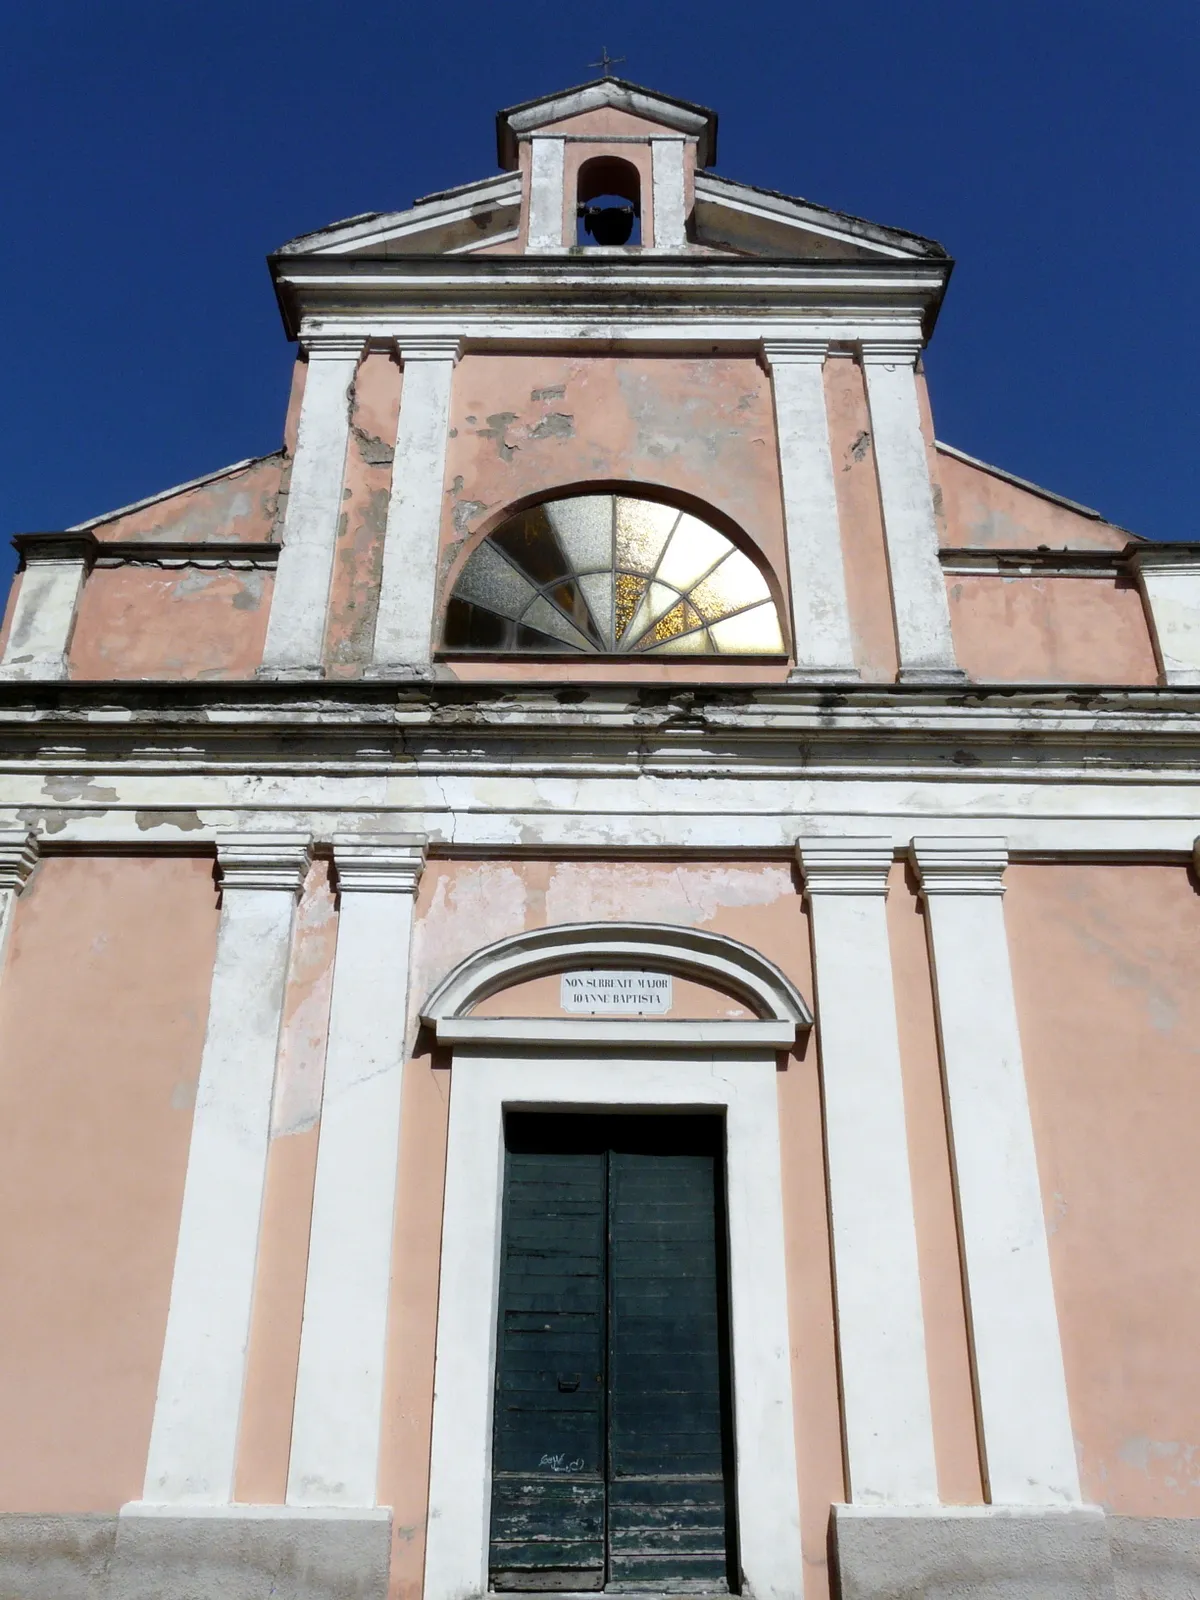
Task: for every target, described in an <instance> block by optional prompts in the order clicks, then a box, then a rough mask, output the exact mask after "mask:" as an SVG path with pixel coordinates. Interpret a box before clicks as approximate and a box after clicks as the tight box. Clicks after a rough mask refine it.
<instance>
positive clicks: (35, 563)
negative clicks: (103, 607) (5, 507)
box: [0, 533, 96, 680]
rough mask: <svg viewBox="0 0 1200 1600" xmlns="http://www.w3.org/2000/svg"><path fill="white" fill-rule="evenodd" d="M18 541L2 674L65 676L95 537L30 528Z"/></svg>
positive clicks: (0, 676) (0, 663)
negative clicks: (15, 581)
mask: <svg viewBox="0 0 1200 1600" xmlns="http://www.w3.org/2000/svg"><path fill="white" fill-rule="evenodd" d="M14 542H15V543H16V545H17V548H18V550H19V551H20V554H21V566H22V571H21V585H20V588H19V589H18V590H17V598H16V602H15V605H14V608H13V618H12V626H11V627H10V628H9V630H8V640H7V642H6V644H5V646H4V658H3V660H2V661H0V679H5V678H7V679H17V680H30V679H42V680H45V679H48V678H49V679H61V678H65V677H66V676H67V658H68V654H69V652H70V648H71V634H72V632H73V631H74V628H75V612H76V608H77V606H78V604H79V596H80V595H81V594H82V593H83V585H84V583H85V581H86V579H87V575H88V572H89V570H90V569H91V565H92V560H93V558H94V556H95V550H96V537H95V535H94V534H91V533H25V534H18V536H17V538H16V540H15V541H14Z"/></svg>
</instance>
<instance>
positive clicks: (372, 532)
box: [325, 351, 401, 677]
mask: <svg viewBox="0 0 1200 1600" xmlns="http://www.w3.org/2000/svg"><path fill="white" fill-rule="evenodd" d="M400 388H401V375H400V368H399V366H398V365H397V364H396V362H395V361H394V360H393V359H392V358H391V356H390V355H388V354H387V353H386V352H385V351H371V352H370V353H369V354H368V355H367V356H366V357H364V359H363V361H362V363H361V365H360V366H359V369H358V372H357V374H356V375H355V379H354V388H353V392H352V398H351V407H350V442H349V446H348V449H347V454H346V476H345V481H344V484H343V488H342V514H341V517H340V519H339V522H338V537H337V546H336V549H335V553H334V564H333V582H332V584H331V586H330V595H329V618H328V622H327V624H326V631H325V662H326V666H327V669H328V671H329V674H330V676H331V677H347V676H352V675H354V674H356V673H359V672H361V671H362V669H363V667H365V666H367V665H368V664H369V662H370V660H371V644H372V640H373V637H374V633H375V615H376V611H377V609H378V606H379V583H380V577H381V574H382V572H383V537H384V532H385V530H386V528H387V513H388V500H389V496H390V493H391V483H392V457H393V455H394V454H395V448H396V428H397V425H398V421H399V415H400Z"/></svg>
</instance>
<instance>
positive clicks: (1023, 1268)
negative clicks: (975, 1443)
mask: <svg viewBox="0 0 1200 1600" xmlns="http://www.w3.org/2000/svg"><path fill="white" fill-rule="evenodd" d="M911 859H912V863H913V866H914V867H915V869H916V871H917V873H918V875H919V877H920V880H921V892H922V895H923V897H924V900H925V914H926V919H927V927H928V932H929V942H930V955H931V957H932V961H933V967H934V973H935V983H936V990H937V1007H938V1023H939V1032H940V1036H941V1046H942V1069H943V1072H944V1074H945V1082H946V1102H947V1107H948V1113H949V1119H950V1128H951V1149H952V1152H953V1161H954V1176H955V1185H956V1189H957V1194H958V1209H959V1217H960V1225H961V1228H962V1253H963V1265H964V1272H965V1277H966V1283H967V1292H968V1296H969V1303H970V1325H971V1336H972V1342H973V1346H974V1365H975V1382H976V1391H977V1404H978V1407H979V1415H980V1421H981V1425H982V1435H983V1438H982V1453H983V1459H984V1467H985V1471H986V1478H987V1485H988V1497H989V1499H990V1500H991V1501H992V1503H993V1504H997V1505H1078V1504H1079V1503H1080V1488H1079V1470H1078V1467H1077V1464H1076V1458H1075V1445H1074V1439H1073V1436H1072V1432H1071V1415H1070V1410H1069V1407H1068V1403H1067V1383H1066V1376H1065V1373H1064V1370H1063V1358H1062V1343H1061V1339H1060V1336H1059V1328H1058V1314H1057V1310H1056V1308H1055V1303H1054V1283H1053V1279H1052V1277H1051V1272H1050V1252H1049V1246H1048V1244H1047V1240H1046V1225H1045V1216H1044V1212H1043V1209H1042V1191H1041V1185H1040V1183H1039V1180H1038V1167H1037V1152H1036V1150H1035V1148H1034V1141H1033V1127H1032V1123H1031V1121H1030V1114H1029V1097H1028V1094H1027V1091H1026V1086H1025V1068H1024V1063H1023V1061H1022V1058H1021V1039H1020V1034H1019V1032H1018V1027H1017V1007H1016V997H1015V995H1014V993H1013V983H1012V967H1011V963H1010V960H1009V953H1008V938H1007V935H1006V932H1005V927H1004V906H1003V901H1002V899H1001V896H1002V895H1003V893H1004V882H1003V877H1004V869H1005V867H1006V866H1007V863H1008V850H1007V846H1006V842H1005V840H1004V839H1002V838H983V839H941V838H915V839H914V840H913V841H912V850H911Z"/></svg>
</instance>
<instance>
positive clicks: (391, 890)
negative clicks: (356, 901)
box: [333, 833, 425, 895]
mask: <svg viewBox="0 0 1200 1600" xmlns="http://www.w3.org/2000/svg"><path fill="white" fill-rule="evenodd" d="M333 865H334V868H335V869H336V872H337V887H338V892H339V893H340V894H347V893H350V894H412V895H415V894H416V892H417V885H418V884H419V883H420V881H421V873H422V872H423V871H424V869H425V839H424V836H423V835H422V834H419V833H335V834H334V836H333Z"/></svg>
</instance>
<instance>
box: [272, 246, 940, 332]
mask: <svg viewBox="0 0 1200 1600" xmlns="http://www.w3.org/2000/svg"><path fill="white" fill-rule="evenodd" d="M272 269H273V272H274V274H275V283H276V290H277V293H278V295H279V300H280V308H281V310H282V313H283V317H284V322H285V325H286V327H287V331H288V333H289V335H290V336H291V337H293V338H296V337H307V336H308V335H309V334H317V333H319V334H320V335H322V336H324V337H332V336H334V335H339V336H342V337H357V336H362V337H388V336H393V337H394V336H397V333H398V330H399V329H401V328H406V329H409V328H414V327H415V326H416V325H417V324H418V323H421V322H424V321H430V320H432V321H433V322H434V323H435V324H436V325H437V326H438V327H441V328H445V329H446V330H447V331H448V332H450V333H453V334H460V335H462V336H465V337H468V338H470V337H473V336H474V337H478V338H481V339H490V340H493V341H494V340H496V339H501V340H503V339H506V338H512V337H514V336H516V333H517V330H523V336H524V337H537V338H553V337H559V338H562V337H569V338H571V339H588V338H593V339H594V338H596V337H609V338H625V337H635V336H637V330H638V329H639V328H641V329H645V328H646V327H650V328H659V327H662V328H664V329H667V328H671V329H674V328H677V327H679V326H680V325H683V326H686V325H687V324H696V323H699V322H704V323H705V324H708V323H714V324H716V325H718V326H721V327H727V328H728V329H730V330H732V328H733V327H734V326H736V324H737V323H738V322H739V320H740V321H741V322H743V323H744V324H745V325H746V330H747V331H746V333H745V334H744V335H743V336H744V337H748V338H750V337H754V335H753V332H752V331H751V330H753V328H754V327H755V326H757V327H758V328H759V335H758V336H761V334H762V332H763V329H762V327H761V324H762V320H763V319H764V318H766V319H767V320H768V322H769V323H771V324H774V323H775V322H776V321H780V320H782V321H784V322H786V321H787V320H788V318H789V317H791V318H793V319H794V318H796V317H797V316H799V315H801V314H807V315H808V316H809V318H810V320H811V319H812V318H814V317H815V318H817V319H818V320H820V321H821V322H822V323H828V322H831V321H832V322H838V321H841V322H844V323H846V324H848V325H849V326H850V328H851V329H854V328H856V327H858V326H859V325H860V324H865V325H868V326H874V325H876V324H878V323H884V324H891V323H893V322H895V321H896V320H897V316H898V315H899V318H900V321H901V322H902V323H906V324H910V325H915V326H916V327H917V328H918V329H920V330H921V331H922V332H923V335H924V337H928V335H929V333H930V332H931V331H932V326H933V321H934V319H935V318H936V314H937V309H938V307H939V305H940V303H941V298H942V295H943V293H944V291H945V286H946V279H947V277H948V275H949V270H950V264H949V263H948V262H943V261H911V260H909V261H892V260H886V261H877V262H876V261H865V262H864V261H854V262H836V261H834V262H831V261H796V262H788V261H774V260H773V261H770V262H762V261H742V260H735V261H730V260H727V259H724V258H722V259H720V260H714V259H713V258H711V257H697V258H695V259H694V260H693V259H691V258H683V259H681V258H679V257H671V258H663V257H657V258H656V257H653V256H650V255H646V256H644V257H638V258H633V259H630V258H625V257H613V256H607V255H606V256H604V257H598V258H594V259H592V260H587V259H584V258H583V257H582V256H580V257H576V256H569V255H568V256H555V257H547V256H529V257H517V256H493V257H467V258H464V257H458V256H448V257H441V256H422V257H394V258H387V259H383V258H372V259H365V260H364V259H358V258H351V259H348V258H344V257H343V258H338V257H335V258H329V257H319V256H299V257H287V258H286V259H283V258H278V257H276V258H275V260H274V261H273V263H272ZM497 319H499V322H500V326H499V327H498V328H496V327H493V326H492V325H493V324H495V323H496V321H497ZM580 319H582V320H580ZM577 321H579V322H580V326H579V328H578V329H577V330H576V329H574V328H563V327H562V326H561V324H563V323H564V322H565V323H567V324H573V323H575V322H577ZM593 323H595V324H597V327H596V328H595V329H593V328H592V324H593ZM623 329H627V330H630V331H629V332H620V331H617V330H623ZM535 330H544V331H541V332H537V331H535ZM831 336H832V337H834V338H854V337H856V334H855V333H854V332H853V331H851V332H849V333H836V334H833V335H831ZM896 336H897V338H899V339H900V340H901V341H902V342H907V340H908V334H907V332H906V331H905V328H903V327H901V328H898V329H897V334H896ZM721 337H737V334H736V333H734V332H732V331H727V332H726V333H724V334H722V335H721Z"/></svg>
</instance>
